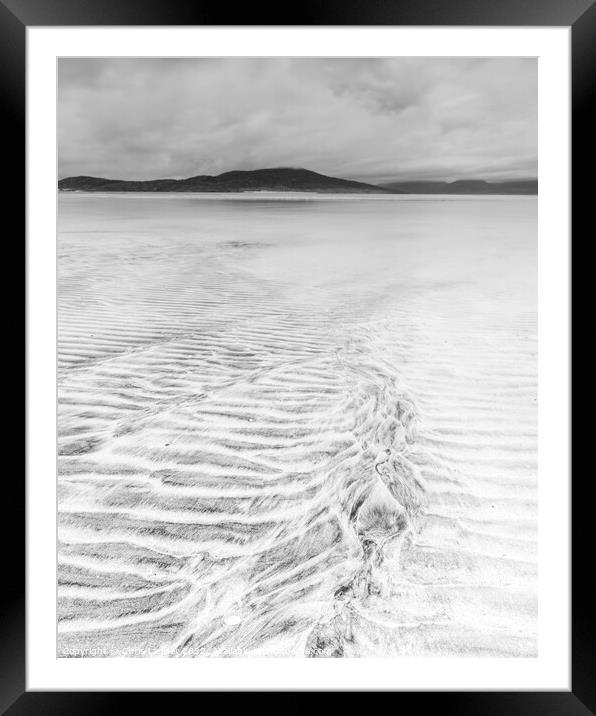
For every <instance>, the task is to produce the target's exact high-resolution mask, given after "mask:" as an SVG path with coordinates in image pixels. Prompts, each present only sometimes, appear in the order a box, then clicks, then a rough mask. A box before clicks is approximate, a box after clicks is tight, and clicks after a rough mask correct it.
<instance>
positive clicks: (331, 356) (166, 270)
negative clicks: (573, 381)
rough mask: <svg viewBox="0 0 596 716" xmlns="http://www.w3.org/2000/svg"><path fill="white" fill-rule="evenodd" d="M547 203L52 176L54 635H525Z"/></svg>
mask: <svg viewBox="0 0 596 716" xmlns="http://www.w3.org/2000/svg"><path fill="white" fill-rule="evenodd" d="M536 209H537V202H536V198H535V197H445V196H441V197H436V196H435V197H414V196H409V197H404V196H394V197H387V196H378V197H375V196H366V197H363V196H358V197H355V196H333V197H330V196H309V195H298V196H295V195H293V196H291V197H290V196H288V195H258V196H254V195H233V196H232V195H173V196H172V195H159V196H151V195H147V194H143V195H84V194H61V195H60V196H59V236H58V272H59V296H58V298H59V336H58V338H59V376H58V379H59V512H60V528H59V547H58V553H59V587H58V589H59V614H58V629H59V655H60V656H78V655H98V656H104V655H107V656H115V655H125V656H126V655H131V656H152V655H159V656H161V655H164V654H165V655H172V656H298V657H302V656H311V657H312V656H315V657H316V656H332V657H341V656H395V655H487V656H509V655H513V656H531V655H535V654H536V609H537V604H536V586H537V585H536V505H537V503H536V446H537V417H536V392H537V359H536V350H537V344H536V330H537V321H536V272H537V263H536Z"/></svg>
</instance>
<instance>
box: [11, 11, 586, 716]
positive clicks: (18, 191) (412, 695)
mask: <svg viewBox="0 0 596 716" xmlns="http://www.w3.org/2000/svg"><path fill="white" fill-rule="evenodd" d="M230 19H232V20H233V22H230ZM77 25H79V26H82V25H162V26H167V25H169V26H176V25H203V26H204V25H418V26H424V25H427V26H428V25H450V26H462V25H466V26H476V25H477V26H487V25H496V26H570V27H571V37H572V136H573V147H572V162H573V165H572V178H573V187H574V189H573V191H574V194H573V198H572V216H573V227H574V230H575V231H576V232H581V231H583V230H584V228H583V227H586V228H585V230H586V232H587V231H588V228H587V227H589V226H590V225H591V224H590V222H589V220H588V211H589V210H590V209H591V204H592V201H593V199H592V196H591V194H593V181H584V177H588V176H590V174H588V171H589V170H592V169H593V167H592V164H593V160H594V157H595V156H596V153H595V152H594V139H593V137H594V134H593V122H592V121H591V120H592V116H591V114H590V112H589V107H590V100H591V99H593V98H594V88H595V86H596V79H595V78H596V4H595V1H594V0H524V1H520V0H499V1H498V2H495V0H432V1H431V0H425V1H424V2H420V1H418V2H417V1H416V0H405V1H401V0H393V1H391V0H367V2H366V3H362V2H360V0H331V1H328V2H324V0H323V1H322V0H319V2H316V3H315V2H313V1H312V0H304V1H303V2H301V3H300V4H299V6H296V7H292V8H291V9H290V8H288V7H283V6H282V5H279V6H278V7H277V8H273V7H267V6H266V5H265V4H263V5H261V6H259V5H255V4H253V3H244V4H243V5H239V6H238V7H237V8H236V7H234V6H233V5H232V6H230V5H229V3H226V4H225V5H223V4H217V3H207V2H203V0H0V87H1V95H0V97H1V101H2V115H1V116H2V119H3V124H4V126H5V131H4V134H3V136H4V156H5V165H4V167H3V175H4V177H5V178H6V179H7V180H8V181H7V183H6V187H5V192H6V194H8V195H9V196H10V200H9V201H7V202H6V203H5V205H4V207H3V210H4V211H5V212H7V213H8V214H12V215H13V216H12V217H11V218H13V219H14V221H13V222H10V223H9V222H8V221H7V225H12V226H13V227H17V226H20V225H22V224H24V217H25V197H24V192H23V191H22V188H23V186H24V185H25V169H24V162H23V148H24V147H25V117H26V115H25V89H26V83H25V77H26V75H25V72H26V29H27V27H29V26H77ZM588 192H589V193H590V194H589V193H588ZM591 200H592V201H591ZM14 236H18V234H13V237H12V238H10V239H9V237H8V236H5V241H6V242H8V241H14ZM7 297H8V296H7ZM12 302H14V298H13V299H12ZM6 305H11V304H6ZM7 376H8V374H7ZM570 383H571V377H570ZM4 477H5V483H4V487H3V489H4V495H5V503H4V509H5V514H4V517H5V519H4V520H3V528H4V530H5V531H6V534H5V536H4V541H3V545H4V556H3V559H4V561H5V567H4V576H5V577H7V578H5V580H4V586H3V588H2V590H1V593H2V602H3V604H2V613H1V623H2V626H1V636H0V708H1V709H2V712H3V713H4V712H6V713H10V714H11V715H12V716H17V715H20V714H28V713H35V714H44V713H50V712H51V713H58V714H96V713H98V714H99V713H102V714H103V713H107V712H118V711H124V710H126V711H128V710H129V709H131V708H141V707H142V706H141V704H140V700H143V699H145V698H147V696H146V695H144V694H143V693H139V692H134V693H123V692H118V693H115V694H114V693H109V692H100V693H93V694H91V693H88V692H73V693H66V692H47V693H46V692H27V691H26V680H25V569H24V564H25V560H24V557H25V545H24V537H23V535H24V531H23V530H20V529H19V528H18V526H15V525H14V524H11V520H10V519H6V517H7V514H8V513H10V516H12V517H15V516H21V515H24V512H25V509H24V508H25V494H24V483H21V482H19V481H18V480H17V479H16V475H13V474H9V473H8V471H5V475H4ZM580 477H581V478H582V479H578V480H576V481H575V483H574V489H573V499H572V505H573V506H572V524H573V527H572V538H573V543H574V545H575V548H574V552H573V555H572V569H573V579H572V609H573V611H572V689H571V691H568V692H561V691H541V692H531V691H524V692H500V691H499V692H479V691H474V692H445V693H439V692H399V693H397V694H396V697H397V699H398V700H397V703H396V704H395V705H394V708H396V709H403V708H404V707H406V706H408V705H409V704H408V703H407V702H410V701H411V700H412V699H416V702H415V706H416V708H420V705H423V706H425V707H426V708H429V709H436V710H437V712H438V713H441V714H458V715H459V716H464V715H466V714H474V715H477V714H490V715H494V716H496V715H500V714H507V715H508V716H514V714H522V713H523V714H540V716H549V715H551V714H552V715H555V714H557V715H561V716H563V715H564V716H575V715H577V716H580V715H584V714H589V713H595V712H596V686H595V684H596V680H595V679H594V675H595V674H596V660H595V658H594V642H595V631H596V629H595V624H596V622H595V620H594V614H593V612H594V609H593V605H592V601H593V597H592V593H591V591H590V590H589V588H588V581H589V580H590V577H591V572H592V571H593V568H592V567H591V564H590V563H591V560H590V558H589V555H588V554H587V553H585V552H582V549H581V545H583V544H585V542H586V539H589V536H590V535H591V534H592V529H591V527H592V524H591V522H592V514H591V513H592V511H593V510H592V502H591V500H590V499H589V494H588V493H589V482H590V479H591V475H589V474H586V475H583V476H580ZM584 478H585V479H584ZM6 562H8V564H6ZM8 577H9V578H8ZM348 688H349V685H346V690H348ZM272 690H274V689H273V688H272ZM186 696H187V697H188V696H189V694H186ZM149 697H150V698H151V700H152V702H153V703H152V704H151V705H152V706H153V707H155V706H157V705H158V703H161V704H163V705H164V706H165V701H161V699H163V697H162V696H161V695H160V694H158V693H151V694H149ZM166 698H168V699H170V698H171V694H168V695H167V696H166ZM412 705H414V704H412ZM169 706H170V708H171V702H169Z"/></svg>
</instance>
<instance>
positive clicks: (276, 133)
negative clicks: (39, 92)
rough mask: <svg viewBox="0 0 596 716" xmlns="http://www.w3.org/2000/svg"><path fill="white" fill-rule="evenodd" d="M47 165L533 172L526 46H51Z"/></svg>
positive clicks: (129, 174)
mask: <svg viewBox="0 0 596 716" xmlns="http://www.w3.org/2000/svg"><path fill="white" fill-rule="evenodd" d="M58 101H59V108H58V120H59V121H58V127H59V129H58V131H59V175H60V177H61V178H62V177H65V176H73V175H78V174H87V175H92V176H103V177H109V178H114V179H155V178H168V177H175V178H181V177H188V176H194V175H197V174H219V173H221V172H224V171H229V170H231V169H260V168H265V167H278V166H286V167H305V168H307V169H312V170H314V171H318V172H321V173H323V174H329V175H332V176H338V177H342V178H347V179H358V180H362V181H370V182H381V181H390V180H393V179H396V180H400V179H447V180H451V179H457V178H483V179H494V180H500V179H516V178H522V177H534V176H536V175H537V62H536V60H534V59H517V58H503V59H501V58H494V59H492V58H491V59H482V58H478V59H470V58H462V59H453V58H449V59H443V58H394V59H393V58H392V59H322V60H319V59H310V58H309V59H286V58H272V59H62V60H60V61H59V83H58Z"/></svg>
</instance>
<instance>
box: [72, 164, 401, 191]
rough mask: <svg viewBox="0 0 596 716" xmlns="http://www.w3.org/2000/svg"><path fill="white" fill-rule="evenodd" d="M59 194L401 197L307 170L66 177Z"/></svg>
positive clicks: (371, 186) (387, 189) (376, 187)
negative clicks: (142, 177)
mask: <svg viewBox="0 0 596 716" xmlns="http://www.w3.org/2000/svg"><path fill="white" fill-rule="evenodd" d="M58 189H60V190H62V191H102V192H104V191H186V192H193V191H194V192H230V191H313V192H334V193H347V192H349V193H361V194H362V193H364V194H372V193H375V194H389V193H401V191H399V190H398V191H397V192H396V191H395V190H393V189H389V188H383V187H380V186H375V185H373V184H363V183H362V182H358V181H349V180H348V179H337V178H336V177H328V176H325V175H324V174H317V172H311V171H309V170H308V169H287V168H278V169H257V170H255V171H232V172H225V174H219V175H218V176H209V175H203V176H196V177H189V178H188V179H152V180H149V181H128V180H120V179H102V178H100V177H88V176H79V177H68V178H66V179H61V180H60V181H59V182H58Z"/></svg>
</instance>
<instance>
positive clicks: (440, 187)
mask: <svg viewBox="0 0 596 716" xmlns="http://www.w3.org/2000/svg"><path fill="white" fill-rule="evenodd" d="M380 186H382V187H383V188H384V189H389V191H392V192H399V193H405V194H538V180H537V179H519V180H516V181H503V182H487V181H484V180H482V179H459V180H458V181H452V182H446V181H402V182H399V181H397V182H395V181H394V182H389V183H388V184H381V185H380Z"/></svg>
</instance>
